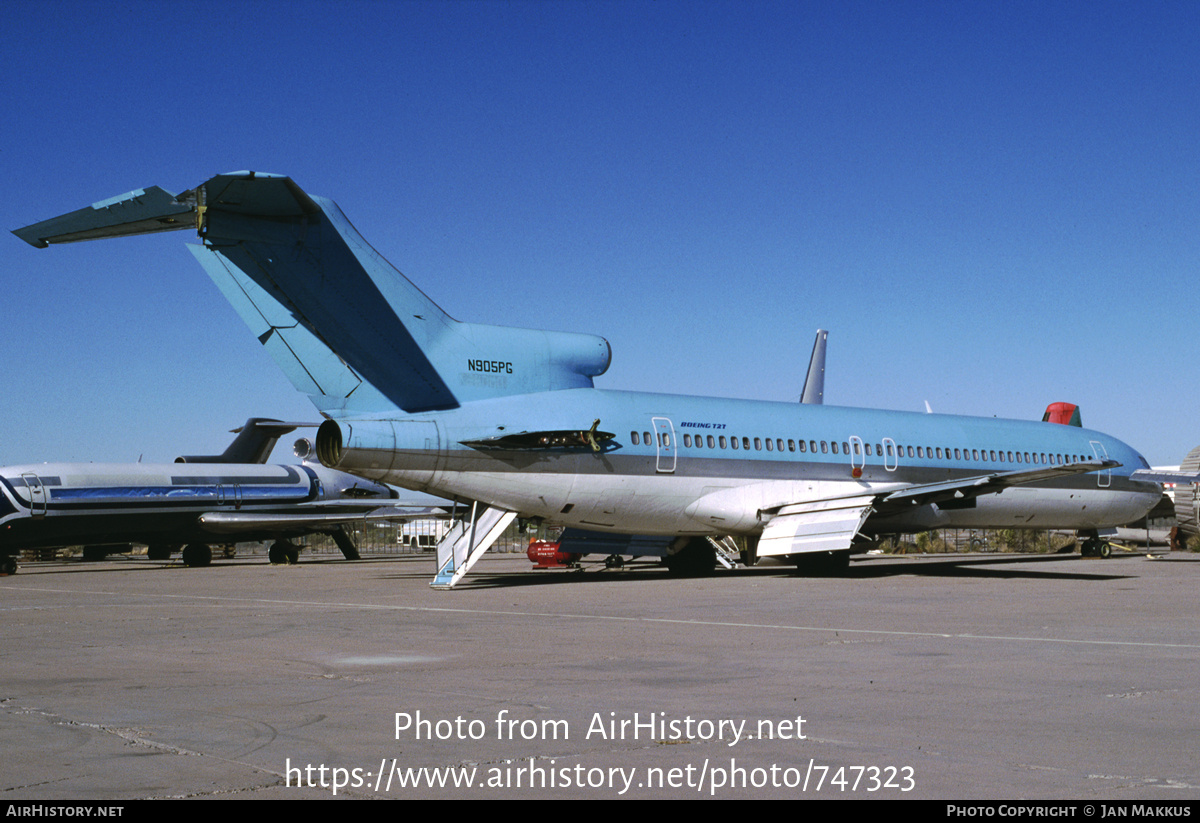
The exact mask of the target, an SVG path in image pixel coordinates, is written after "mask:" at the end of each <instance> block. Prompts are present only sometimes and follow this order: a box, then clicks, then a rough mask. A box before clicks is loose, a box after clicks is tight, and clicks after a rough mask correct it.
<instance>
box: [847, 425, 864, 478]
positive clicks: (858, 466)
mask: <svg viewBox="0 0 1200 823" xmlns="http://www.w3.org/2000/svg"><path fill="white" fill-rule="evenodd" d="M849 443H850V471H851V472H852V473H853V472H854V471H857V472H858V474H855V475H854V476H855V477H859V476H860V475H861V474H862V470H863V469H864V468H866V466H867V450H866V449H864V448H863V441H862V438H861V437H859V436H858V435H851V436H850V440H849Z"/></svg>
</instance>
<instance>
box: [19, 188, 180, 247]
mask: <svg viewBox="0 0 1200 823" xmlns="http://www.w3.org/2000/svg"><path fill="white" fill-rule="evenodd" d="M191 212H192V207H191V206H190V205H186V204H183V203H178V202H176V200H175V195H173V194H171V193H170V192H169V191H166V190H165V189H161V188H159V187H158V186H151V187H150V188H148V189H137V190H135V191H131V192H128V193H127V194H122V195H119V196H117V197H110V198H109V199H108V200H101V201H100V202H99V203H93V204H92V205H90V206H87V207H85V208H82V209H78V210H76V211H73V212H71V213H70V214H64V215H62V216H61V217H52V218H50V219H49V220H43V221H42V222H40V223H34V224H33V225H32V226H26V227H25V228H23V229H17V230H16V231H14V232H13V234H15V235H16V236H17V237H20V238H21V239H22V240H24V241H25V242H26V243H28V244H29V245H31V246H36V247H37V248H39V249H44V248H46V246H48V245H50V244H51V243H77V242H79V241H81V240H99V239H100V238H103V237H125V236H128V235H132V234H152V233H154V232H160V231H177V230H179V229H189V228H194V227H195V225H196V221H195V220H193V219H192V218H190V217H188V216H187V215H189V214H190V213H191Z"/></svg>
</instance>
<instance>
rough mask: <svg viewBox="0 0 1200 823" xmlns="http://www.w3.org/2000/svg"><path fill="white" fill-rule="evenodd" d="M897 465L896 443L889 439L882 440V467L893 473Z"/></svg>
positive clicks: (898, 452)
mask: <svg viewBox="0 0 1200 823" xmlns="http://www.w3.org/2000/svg"><path fill="white" fill-rule="evenodd" d="M899 465H900V450H899V449H898V448H896V441H895V440H893V439H892V438H890V437H885V438H883V467H884V468H885V469H887V470H888V471H890V472H894V471H895V470H896V467H897V466H899Z"/></svg>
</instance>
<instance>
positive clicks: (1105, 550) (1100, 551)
mask: <svg viewBox="0 0 1200 823" xmlns="http://www.w3.org/2000/svg"><path fill="white" fill-rule="evenodd" d="M1096 556H1097V557H1103V558H1105V559H1107V558H1109V557H1112V545H1111V544H1110V543H1108V542H1107V541H1105V542H1103V543H1101V544H1100V545H1099V546H1097V547H1096Z"/></svg>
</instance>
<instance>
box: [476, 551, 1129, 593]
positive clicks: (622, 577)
mask: <svg viewBox="0 0 1200 823" xmlns="http://www.w3.org/2000/svg"><path fill="white" fill-rule="evenodd" d="M1080 559H1081V558H1079V557H1078V556H1077V555H1066V556H1063V555H1051V556H1046V557H1040V558H1032V557H1030V556H1027V555H1026V556H1022V555H1014V556H1011V557H986V558H980V557H970V558H966V557H964V558H962V559H957V558H938V559H930V558H913V559H911V560H899V561H897V559H896V558H895V557H889V558H887V560H888V562H886V563H879V562H873V560H872V559H866V560H861V561H852V562H851V563H850V568H849V569H846V570H845V571H841V572H836V573H828V574H814V573H811V572H799V571H797V570H795V569H793V568H790V567H788V566H782V565H779V566H756V567H752V568H738V569H733V570H722V569H718V570H717V571H716V572H714V573H713V574H712V575H711V576H710V577H709V578H707V579H719V578H721V577H722V576H725V575H729V576H731V577H737V578H750V577H791V578H796V579H797V582H800V581H802V580H804V579H812V580H837V579H844V580H866V579H878V578H885V577H900V576H905V575H911V576H914V577H948V578H962V579H981V578H982V579H986V578H994V579H999V580H1018V579H1026V580H1120V579H1124V578H1129V577H1134V576H1136V575H1133V574H1129V573H1128V571H1127V570H1124V569H1122V570H1120V571H1118V570H1117V569H1113V571H1112V572H1111V573H1106V572H1097V571H1095V570H1094V566H1092V565H1089V566H1088V569H1087V570H1086V571H1085V570H1083V569H1072V570H1068V569H1066V568H1064V567H1063V565H1062V564H1064V563H1069V562H1071V561H1078V560H1080ZM1031 562H1033V563H1037V564H1043V565H1045V566H1046V567H1047V568H1028V567H1027V566H1026V567H1024V568H1015V565H1016V564H1019V563H1023V564H1028V563H1031ZM1051 566H1052V567H1051ZM686 579H688V578H675V577H673V576H672V575H671V574H670V573H669V572H668V571H667V570H666V569H665V568H664V567H662V566H660V565H658V564H655V563H632V564H628V565H627V566H626V567H625V568H624V569H621V570H610V569H602V568H588V567H585V570H584V571H576V570H570V569H546V570H538V571H532V570H531V571H521V572H501V573H488V572H486V571H482V572H481V571H476V572H473V573H472V574H470V575H467V576H466V577H465V578H463V580H462V582H460V583H459V584H458V586H457V587H456V588H457V589H460V590H471V589H485V588H510V587H518V586H545V585H580V584H586V583H611V582H614V581H627V582H629V583H637V582H644V583H651V582H659V581H671V582H674V581H676V580H686ZM693 579H695V578H693Z"/></svg>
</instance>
